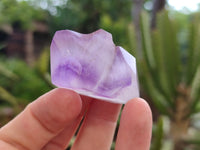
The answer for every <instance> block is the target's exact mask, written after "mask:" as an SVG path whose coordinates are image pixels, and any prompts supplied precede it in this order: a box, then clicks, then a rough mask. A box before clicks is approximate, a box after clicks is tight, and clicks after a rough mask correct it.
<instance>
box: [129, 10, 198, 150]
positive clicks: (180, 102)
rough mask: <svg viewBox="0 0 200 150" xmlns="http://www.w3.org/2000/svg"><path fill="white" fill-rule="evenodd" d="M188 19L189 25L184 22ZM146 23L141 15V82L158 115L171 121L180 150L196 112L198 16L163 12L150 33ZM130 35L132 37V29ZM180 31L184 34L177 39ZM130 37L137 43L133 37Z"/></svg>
mask: <svg viewBox="0 0 200 150" xmlns="http://www.w3.org/2000/svg"><path fill="white" fill-rule="evenodd" d="M176 17H177V20H176ZM185 17H186V18H185ZM187 19H188V22H189V20H190V22H191V24H187V22H185V21H186V20H187ZM149 20H150V19H149V15H148V14H147V13H145V12H143V13H142V14H141V23H140V25H141V37H142V38H141V40H142V49H143V51H142V53H143V57H142V58H140V59H139V60H138V72H139V77H140V83H141V85H142V87H143V88H144V89H145V92H146V93H147V94H148V95H149V97H150V99H151V100H152V101H153V102H154V104H155V106H156V108H157V109H158V110H159V111H160V113H162V114H164V115H166V116H168V117H169V118H170V121H171V131H173V132H171V133H170V137H171V138H172V139H173V140H174V149H182V148H183V147H184V137H185V136H187V131H188V129H189V127H192V124H189V122H190V119H191V115H192V114H194V113H197V112H199V107H198V106H199V103H200V101H199V100H200V69H199V68H200V59H199V58H200V43H199V38H200V37H199V36H200V22H199V21H200V17H199V15H198V14H192V15H191V16H184V15H181V14H179V13H178V14H177V16H173V17H170V15H169V13H168V11H162V12H160V13H159V14H158V16H157V28H156V29H154V30H150V28H149ZM179 20H183V22H184V23H183V24H180V23H179V22H178V21H179ZM129 32H132V34H133V35H134V34H135V32H134V29H133V28H132V29H131V28H129ZM180 32H186V33H187V34H181V35H182V37H181V38H179V37H180V35H179V34H180ZM129 38H131V40H130V41H133V42H134V41H136V40H135V36H129ZM134 43H135V42H134ZM136 44H137V43H136ZM136 47H137V45H136ZM137 55H138V54H137V53H136V56H137ZM158 125H159V122H158ZM160 134H161V131H160ZM158 136H159V135H158ZM160 136H161V135H160ZM155 141H156V140H155ZM157 143H158V144H155V145H157V146H159V145H160V144H159V142H157ZM154 149H157V148H154Z"/></svg>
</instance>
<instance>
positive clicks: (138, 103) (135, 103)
mask: <svg viewBox="0 0 200 150" xmlns="http://www.w3.org/2000/svg"><path fill="white" fill-rule="evenodd" d="M133 108H135V109H134V110H138V111H140V112H142V113H145V114H147V115H148V117H149V118H150V119H151V120H152V112H151V108H150V106H149V104H148V103H147V101H145V100H144V99H143V98H134V99H131V100H129V101H128V102H127V103H126V104H125V108H124V109H133ZM138 108H139V109H138Z"/></svg>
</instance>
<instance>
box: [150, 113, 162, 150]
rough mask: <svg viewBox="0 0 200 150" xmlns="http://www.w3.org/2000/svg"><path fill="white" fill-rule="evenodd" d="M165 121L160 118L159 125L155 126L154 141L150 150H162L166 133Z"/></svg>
mask: <svg viewBox="0 0 200 150" xmlns="http://www.w3.org/2000/svg"><path fill="white" fill-rule="evenodd" d="M163 130H164V129H163V119H162V118H161V117H160V118H159V120H158V122H157V124H155V125H154V126H153V133H152V134H153V135H152V137H153V139H152V141H153V142H152V144H151V149H150V150H160V149H161V148H162V143H163V138H164V133H163V132H164V131H163Z"/></svg>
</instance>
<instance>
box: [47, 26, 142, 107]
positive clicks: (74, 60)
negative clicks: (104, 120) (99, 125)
mask: <svg viewBox="0 0 200 150" xmlns="http://www.w3.org/2000/svg"><path fill="white" fill-rule="evenodd" d="M51 79H52V83H53V84H54V85H56V86H57V87H61V88H66V89H71V90H74V91H76V92H77V93H79V94H82V95H86V96H89V97H93V98H95V99H99V100H104V101H109V102H112V103H126V102H127V101H128V100H130V99H132V98H135V97H139V87H138V81H137V69H136V60H135V58H134V57H133V56H132V55H130V54H129V53H128V52H127V51H126V50H124V49H123V48H122V47H120V46H115V44H114V43H113V40H112V35H111V34H110V33H108V32H106V31H104V30H102V29H100V30H97V31H95V32H93V33H90V34H81V33H77V32H75V31H71V30H61V31H57V32H56V33H55V35H54V37H53V40H52V43H51Z"/></svg>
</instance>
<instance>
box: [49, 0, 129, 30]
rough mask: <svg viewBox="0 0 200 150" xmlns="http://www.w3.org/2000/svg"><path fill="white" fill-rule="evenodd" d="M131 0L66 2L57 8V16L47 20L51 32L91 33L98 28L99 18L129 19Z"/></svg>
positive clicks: (73, 0)
mask: <svg viewBox="0 0 200 150" xmlns="http://www.w3.org/2000/svg"><path fill="white" fill-rule="evenodd" d="M131 2H132V1H131V0H118V1H115V0H101V1H99V0H82V1H79V0H68V1H67V2H66V5H62V6H57V8H56V10H57V14H56V15H55V16H51V17H50V18H49V22H50V27H51V30H52V32H55V31H56V30H60V29H71V30H76V31H79V32H82V33H88V32H93V31H94V30H96V29H98V28H99V27H100V26H99V25H100V20H101V17H102V16H104V15H108V16H109V17H110V18H111V19H112V20H114V21H116V20H118V19H119V18H124V19H128V20H130V19H131Z"/></svg>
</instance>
